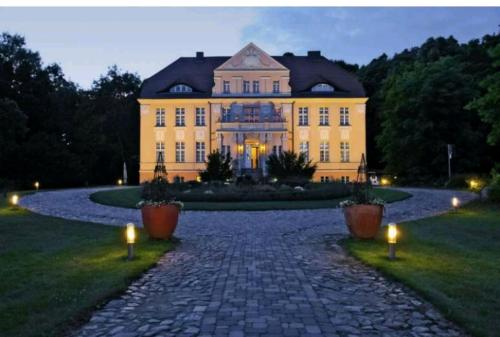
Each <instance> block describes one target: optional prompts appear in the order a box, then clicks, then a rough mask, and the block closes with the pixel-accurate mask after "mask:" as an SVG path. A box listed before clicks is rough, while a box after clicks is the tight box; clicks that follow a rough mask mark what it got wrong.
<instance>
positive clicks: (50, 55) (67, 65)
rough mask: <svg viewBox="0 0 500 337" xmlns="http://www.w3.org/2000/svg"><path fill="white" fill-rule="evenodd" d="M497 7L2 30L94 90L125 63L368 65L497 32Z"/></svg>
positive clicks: (242, 14)
mask: <svg viewBox="0 0 500 337" xmlns="http://www.w3.org/2000/svg"><path fill="white" fill-rule="evenodd" d="M499 24H500V7H497V8H335V7H334V8H0V30H1V31H8V32H10V33H19V34H21V35H24V36H25V37H26V41H27V44H28V47H30V48H31V49H33V50H37V51H39V52H40V53H41V56H42V59H43V60H44V62H45V63H53V62H56V63H58V64H60V65H61V67H62V68H63V70H64V72H65V74H67V76H68V77H69V78H70V79H71V80H73V81H75V82H77V83H78V84H79V85H80V86H82V87H84V88H87V87H89V86H90V84H91V83H92V80H94V79H95V78H97V77H99V75H100V74H103V73H105V72H106V69H107V67H108V66H110V65H112V64H117V65H118V66H119V67H120V68H121V69H124V70H128V71H133V72H137V73H138V74H139V75H140V76H141V78H146V77H148V76H151V75H152V74H154V73H155V72H156V71H158V70H160V69H161V68H163V67H164V66H166V65H168V64H169V63H170V62H172V61H174V60H175V59H176V58H178V57H180V56H191V55H194V54H195V52H196V51H198V50H200V51H204V52H205V55H209V56H210V55H212V56H220V55H233V54H234V53H236V52H237V51H238V50H239V49H241V48H242V47H243V46H244V45H245V44H246V43H248V42H251V41H252V42H254V43H256V44H257V45H258V46H260V47H261V48H263V49H264V50H265V51H267V52H268V53H270V54H271V55H281V54H283V53H284V52H286V51H291V52H293V53H295V54H296V55H300V54H305V53H306V52H307V50H321V51H322V53H323V55H325V56H327V57H328V58H332V59H343V60H345V61H347V62H351V63H360V64H365V63H367V62H369V61H370V60H371V59H372V58H374V57H377V56H379V55H380V54H382V53H386V54H388V55H392V54H394V53H395V52H398V51H401V50H402V49H404V48H408V47H412V46H417V45H420V44H421V43H422V42H424V41H425V40H426V39H427V38H428V37H430V36H449V35H453V36H455V37H456V38H457V39H458V40H459V41H461V42H466V41H468V40H470V39H473V38H478V37H481V36H483V35H484V34H487V33H490V34H491V33H495V32H498V29H499V28H498V25H499Z"/></svg>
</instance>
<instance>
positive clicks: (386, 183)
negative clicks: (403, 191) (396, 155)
mask: <svg viewBox="0 0 500 337" xmlns="http://www.w3.org/2000/svg"><path fill="white" fill-rule="evenodd" d="M380 183H381V184H382V185H383V186H385V185H389V179H386V178H382V179H381V180H380Z"/></svg>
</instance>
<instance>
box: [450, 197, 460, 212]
mask: <svg viewBox="0 0 500 337" xmlns="http://www.w3.org/2000/svg"><path fill="white" fill-rule="evenodd" d="M451 205H452V206H453V208H454V209H457V208H458V207H459V206H460V200H459V199H458V198H457V197H453V198H451Z"/></svg>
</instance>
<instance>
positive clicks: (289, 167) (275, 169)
mask: <svg viewBox="0 0 500 337" xmlns="http://www.w3.org/2000/svg"><path fill="white" fill-rule="evenodd" d="M266 165H267V170H268V172H269V175H270V176H271V177H274V178H278V179H279V180H282V181H291V182H294V181H297V182H304V181H307V180H310V179H311V178H312V176H313V174H314V172H315V171H316V164H314V165H313V164H312V161H311V160H309V161H308V160H307V158H306V155H305V153H303V152H301V153H300V154H299V155H297V154H296V153H295V152H293V151H285V152H283V153H281V154H274V153H273V154H271V155H270V156H269V157H268V158H267V161H266Z"/></svg>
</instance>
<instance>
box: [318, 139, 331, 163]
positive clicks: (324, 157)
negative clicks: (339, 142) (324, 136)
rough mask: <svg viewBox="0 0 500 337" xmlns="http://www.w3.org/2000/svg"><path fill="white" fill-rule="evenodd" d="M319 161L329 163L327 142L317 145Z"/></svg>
mask: <svg viewBox="0 0 500 337" xmlns="http://www.w3.org/2000/svg"><path fill="white" fill-rule="evenodd" d="M319 161H321V162H328V161H330V146H329V144H328V142H321V144H319Z"/></svg>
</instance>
